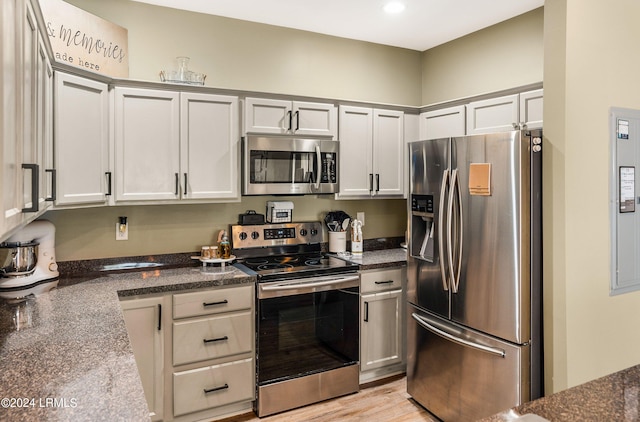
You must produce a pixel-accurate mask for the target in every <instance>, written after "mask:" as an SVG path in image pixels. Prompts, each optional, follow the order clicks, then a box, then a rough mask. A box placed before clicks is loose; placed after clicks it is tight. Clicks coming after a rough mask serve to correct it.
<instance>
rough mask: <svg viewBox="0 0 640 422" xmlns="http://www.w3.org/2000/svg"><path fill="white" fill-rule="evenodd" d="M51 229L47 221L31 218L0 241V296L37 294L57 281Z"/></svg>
mask: <svg viewBox="0 0 640 422" xmlns="http://www.w3.org/2000/svg"><path fill="white" fill-rule="evenodd" d="M55 230H56V229H55V226H54V225H53V224H52V223H51V222H49V221H45V220H38V221H33V222H31V223H30V224H28V225H27V226H25V227H24V228H22V229H21V230H20V231H19V232H17V233H16V234H14V235H13V236H11V237H10V238H8V239H7V240H6V241H5V242H3V243H0V264H2V268H1V269H0V298H5V299H17V298H22V297H26V296H29V295H39V294H41V293H44V292H48V291H49V290H51V289H53V288H54V287H56V286H57V285H58V277H59V274H58V264H57V263H56V258H55V232H56V231H55Z"/></svg>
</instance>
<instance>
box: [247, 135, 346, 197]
mask: <svg viewBox="0 0 640 422" xmlns="http://www.w3.org/2000/svg"><path fill="white" fill-rule="evenodd" d="M339 145H340V144H339V142H337V141H331V140H323V139H302V138H291V137H275V136H274V137H267V136H246V137H245V138H244V139H243V191H242V193H243V194H244V195H305V194H313V195H315V194H324V193H335V192H338V159H339V158H338V151H339Z"/></svg>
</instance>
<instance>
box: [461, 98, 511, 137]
mask: <svg viewBox="0 0 640 422" xmlns="http://www.w3.org/2000/svg"><path fill="white" fill-rule="evenodd" d="M518 106H519V97H518V94H514V95H508V96H505V97H499V98H491V99H488V100H482V101H474V102H471V103H469V104H467V135H475V134H479V133H491V132H506V131H510V130H514V128H517V127H518V122H519V120H518ZM514 125H515V126H514Z"/></svg>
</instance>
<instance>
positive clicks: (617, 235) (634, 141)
mask: <svg viewBox="0 0 640 422" xmlns="http://www.w3.org/2000/svg"><path fill="white" fill-rule="evenodd" d="M610 125H611V130H610V132H611V168H610V177H609V179H610V184H609V187H610V188H609V192H610V193H609V195H610V201H609V202H610V211H609V215H610V220H611V290H610V294H611V295H617V294H621V293H627V292H631V291H635V290H640V259H638V257H639V256H640V196H639V192H638V189H637V187H638V172H640V110H631V109H624V108H616V107H612V108H611V110H610Z"/></svg>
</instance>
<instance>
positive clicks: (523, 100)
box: [520, 89, 543, 129]
mask: <svg viewBox="0 0 640 422" xmlns="http://www.w3.org/2000/svg"><path fill="white" fill-rule="evenodd" d="M542 105H543V90H542V89H537V90H535V91H529V92H523V93H522V94H520V127H521V128H522V129H542V110H543V108H542Z"/></svg>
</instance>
